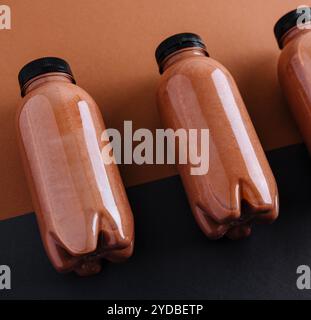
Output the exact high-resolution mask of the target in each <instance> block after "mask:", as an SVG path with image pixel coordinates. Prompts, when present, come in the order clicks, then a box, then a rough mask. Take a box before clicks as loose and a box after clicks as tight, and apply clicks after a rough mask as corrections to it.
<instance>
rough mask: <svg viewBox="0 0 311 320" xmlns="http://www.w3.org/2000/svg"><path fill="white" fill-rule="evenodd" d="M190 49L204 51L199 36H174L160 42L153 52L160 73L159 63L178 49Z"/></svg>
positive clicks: (184, 34) (180, 34)
mask: <svg viewBox="0 0 311 320" xmlns="http://www.w3.org/2000/svg"><path fill="white" fill-rule="evenodd" d="M191 47H197V48H202V49H204V50H205V51H206V46H205V44H204V42H203V40H202V39H201V37H200V36H198V35H197V34H194V33H179V34H175V35H174V36H171V37H169V38H167V39H165V40H164V41H163V42H161V43H160V45H159V46H158V48H157V50H156V52H155V57H156V60H157V63H158V65H159V68H160V73H162V72H163V70H161V63H162V62H163V60H164V59H165V58H166V57H167V56H169V55H170V54H172V53H174V52H175V51H178V50H180V49H184V48H191ZM206 55H207V56H208V53H207V52H206Z"/></svg>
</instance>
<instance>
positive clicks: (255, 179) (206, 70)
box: [156, 33, 278, 239]
mask: <svg viewBox="0 0 311 320" xmlns="http://www.w3.org/2000/svg"><path fill="white" fill-rule="evenodd" d="M156 59H157V62H158V65H159V68H160V73H161V74H162V77H161V81H160V84H159V88H158V93H157V101H158V109H159V113H160V116H161V119H162V123H163V125H164V127H165V128H172V129H174V130H177V129H180V128H184V129H187V130H190V129H199V130H201V129H209V134H210V138H209V170H208V173H207V174H205V175H191V174H190V164H189V163H188V164H178V165H177V168H178V171H179V173H180V175H181V178H182V181H183V184H184V187H185V190H186V193H187V196H188V199H189V202H190V206H191V208H192V211H193V214H194V216H195V219H196V221H197V223H198V224H199V226H200V227H201V229H202V230H203V232H204V233H205V234H206V235H207V236H208V237H209V238H211V239H218V238H221V237H222V236H223V235H225V234H226V235H227V236H228V237H229V238H231V239H238V238H242V237H246V236H248V235H249V234H250V232H251V224H252V222H258V223H271V222H273V221H274V220H275V219H276V218H277V216H278V192H277V186H276V183H275V180H274V177H273V174H272V172H271V169H270V167H269V164H268V162H267V159H266V157H265V154H264V151H263V149H262V147H261V145H260V142H259V140H258V137H257V135H256V132H255V129H254V127H253V125H252V122H251V120H250V117H249V115H248V113H247V110H246V108H245V106H244V103H243V100H242V98H241V96H240V93H239V91H238V88H237V86H236V84H235V82H234V80H233V78H232V76H231V75H230V73H229V72H228V71H227V70H226V69H225V68H224V67H223V66H222V65H221V64H219V63H218V62H217V61H215V60H213V59H211V58H209V56H208V53H207V51H206V47H205V45H204V43H203V41H202V40H201V38H200V37H199V36H197V35H195V34H191V33H190V34H189V33H186V34H178V35H175V36H172V37H170V38H168V39H166V40H165V41H164V42H162V43H161V44H160V46H159V47H158V49H157V51H156Z"/></svg>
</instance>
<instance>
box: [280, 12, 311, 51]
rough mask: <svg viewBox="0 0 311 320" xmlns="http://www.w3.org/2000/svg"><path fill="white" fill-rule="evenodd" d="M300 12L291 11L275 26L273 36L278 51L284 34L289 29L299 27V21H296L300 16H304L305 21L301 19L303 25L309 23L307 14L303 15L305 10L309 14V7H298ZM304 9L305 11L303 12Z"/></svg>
mask: <svg viewBox="0 0 311 320" xmlns="http://www.w3.org/2000/svg"><path fill="white" fill-rule="evenodd" d="M299 9H300V10H299V11H298V9H296V10H293V11H291V12H289V13H287V14H286V15H284V16H283V17H282V18H281V19H280V20H279V21H278V22H277V23H276V25H275V27H274V34H275V37H276V40H277V42H278V44H279V47H280V49H282V48H283V46H282V38H283V36H284V35H285V33H287V32H288V31H289V30H290V29H292V28H294V27H296V26H298V25H299V21H298V19H299V18H300V17H301V16H304V18H305V19H303V21H302V22H303V25H304V24H306V23H309V22H310V17H309V15H308V14H306V13H305V11H306V10H307V12H308V13H309V12H310V10H311V8H310V7H305V8H303V7H300V8H299ZM304 9H305V10H304Z"/></svg>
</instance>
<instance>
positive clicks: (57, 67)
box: [18, 57, 76, 97]
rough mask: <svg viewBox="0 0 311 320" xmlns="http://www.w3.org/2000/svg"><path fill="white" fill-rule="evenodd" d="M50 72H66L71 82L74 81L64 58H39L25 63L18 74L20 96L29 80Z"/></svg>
mask: <svg viewBox="0 0 311 320" xmlns="http://www.w3.org/2000/svg"><path fill="white" fill-rule="evenodd" d="M51 72H62V73H66V74H68V75H70V77H71V79H72V82H73V83H76V82H75V80H74V77H73V74H72V71H71V69H70V66H69V64H68V63H67V62H66V61H65V60H63V59H60V58H54V57H45V58H40V59H37V60H34V61H31V62H29V63H28V64H26V65H25V66H24V67H23V68H22V69H21V71H20V72H19V74H18V81H19V85H20V88H21V94H22V97H23V96H24V95H25V92H24V89H25V88H24V87H25V85H26V83H27V82H28V81H29V80H31V79H33V78H35V77H37V76H40V75H42V74H45V73H51Z"/></svg>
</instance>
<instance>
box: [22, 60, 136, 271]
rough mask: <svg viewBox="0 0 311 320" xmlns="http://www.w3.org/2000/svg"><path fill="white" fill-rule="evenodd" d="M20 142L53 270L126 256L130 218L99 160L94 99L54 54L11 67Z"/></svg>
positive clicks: (111, 171)
mask: <svg viewBox="0 0 311 320" xmlns="http://www.w3.org/2000/svg"><path fill="white" fill-rule="evenodd" d="M19 82H20V86H21V93H22V97H23V101H22V105H21V106H20V108H19V110H18V114H17V131H18V137H19V142H20V150H21V155H22V159H23V165H24V169H25V173H26V176H27V180H28V183H29V186H30V190H31V195H32V200H33V204H34V208H35V212H36V217H37V220H38V223H39V228H40V232H41V237H42V240H43V243H44V246H45V249H46V251H47V253H48V256H49V258H50V260H51V262H52V263H53V265H54V267H55V268H56V269H57V270H58V271H59V272H69V271H72V270H74V271H75V272H77V273H78V274H79V275H90V274H95V273H97V272H99V271H100V270H101V261H100V260H101V258H106V259H107V260H110V261H112V262H118V261H122V260H124V259H126V258H128V257H130V256H131V254H132V251H133V243H134V225H133V216H132V212H131V208H130V205H129V203H128V200H127V196H126V193H125V189H124V186H123V183H122V180H121V177H120V174H119V171H118V168H117V165H116V164H109V165H106V164H104V161H103V158H102V155H101V150H102V148H103V147H104V146H105V145H106V143H107V142H104V141H103V139H102V133H103V131H104V130H105V125H104V122H103V119H102V116H101V113H100V111H99V108H98V106H97V105H96V103H95V101H94V100H93V99H92V98H91V97H90V96H89V95H88V94H87V93H86V92H85V91H84V90H82V89H81V88H79V87H78V86H76V85H75V80H74V78H73V75H72V72H71V70H70V67H69V65H68V64H67V63H66V62H65V61H64V60H62V59H58V58H42V59H38V60H35V61H33V62H30V63H29V64H27V65H26V66H25V67H24V68H23V69H22V70H21V72H20V73H19Z"/></svg>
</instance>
